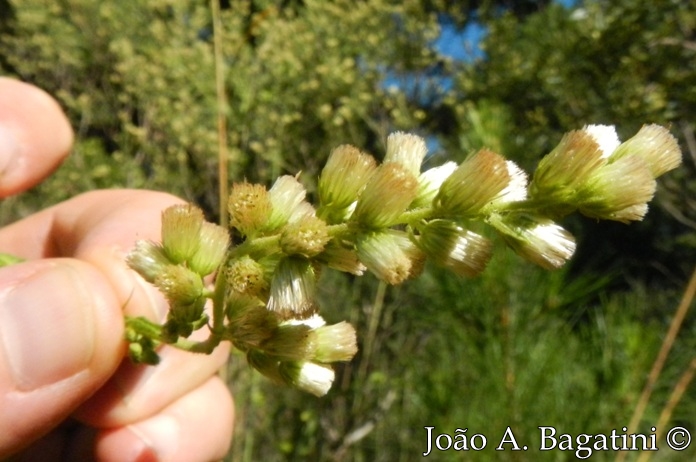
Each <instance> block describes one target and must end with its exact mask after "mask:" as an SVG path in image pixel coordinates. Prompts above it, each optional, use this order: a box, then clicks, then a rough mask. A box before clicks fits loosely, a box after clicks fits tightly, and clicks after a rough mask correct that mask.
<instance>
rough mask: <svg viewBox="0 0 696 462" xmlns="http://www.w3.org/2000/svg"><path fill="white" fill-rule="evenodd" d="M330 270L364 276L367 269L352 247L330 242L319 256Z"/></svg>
mask: <svg viewBox="0 0 696 462" xmlns="http://www.w3.org/2000/svg"><path fill="white" fill-rule="evenodd" d="M318 259H319V261H321V262H324V263H325V264H326V265H327V266H328V267H329V268H333V269H335V270H338V271H343V272H345V273H350V274H354V275H356V276H362V275H363V274H364V273H365V270H366V269H367V268H366V267H365V265H363V264H362V263H361V262H360V260H359V259H358V254H357V253H356V252H355V250H354V249H353V248H352V246H351V247H344V246H343V245H341V244H340V243H337V242H335V241H329V242H328V243H327V244H326V246H325V247H324V251H323V252H322V253H321V254H320V255H319V256H318Z"/></svg>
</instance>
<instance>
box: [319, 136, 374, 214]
mask: <svg viewBox="0 0 696 462" xmlns="http://www.w3.org/2000/svg"><path fill="white" fill-rule="evenodd" d="M376 168H377V162H376V161H375V159H374V157H372V156H371V155H369V154H365V153H363V152H361V151H360V150H359V149H358V148H356V147H354V146H350V145H342V146H339V147H337V148H336V149H334V150H333V151H331V154H330V155H329V159H328V160H327V162H326V165H325V166H324V169H323V170H322V171H321V176H320V177H319V186H318V190H319V200H320V202H321V207H320V210H322V208H326V209H329V210H332V211H337V212H340V211H343V210H344V209H346V208H347V207H349V206H350V205H351V204H352V203H354V202H355V201H357V200H358V196H359V195H360V193H361V192H362V190H363V189H364V188H365V185H366V184H367V182H368V181H369V179H370V177H371V176H372V174H373V173H374V171H375V169H376Z"/></svg>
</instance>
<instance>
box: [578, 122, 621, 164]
mask: <svg viewBox="0 0 696 462" xmlns="http://www.w3.org/2000/svg"><path fill="white" fill-rule="evenodd" d="M582 131H584V132H585V133H587V134H588V135H590V136H591V137H592V139H593V140H594V142H595V143H597V146H599V150H600V152H601V153H602V157H603V158H604V159H607V158H609V157H611V155H612V154H613V152H614V151H615V150H616V148H618V147H619V143H620V142H619V135H617V133H616V127H615V126H613V125H585V126H584V127H583V128H582Z"/></svg>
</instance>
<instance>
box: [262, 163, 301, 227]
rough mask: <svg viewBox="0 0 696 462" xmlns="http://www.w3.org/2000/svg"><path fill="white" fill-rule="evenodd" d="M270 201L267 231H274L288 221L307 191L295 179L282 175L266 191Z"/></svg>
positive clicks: (296, 210) (299, 205) (298, 207)
mask: <svg viewBox="0 0 696 462" xmlns="http://www.w3.org/2000/svg"><path fill="white" fill-rule="evenodd" d="M268 194H269V198H270V201H271V216H270V218H269V219H268V229H269V230H274V229H278V228H280V227H281V226H284V225H285V224H287V223H288V221H290V218H291V217H292V216H293V215H294V214H296V213H297V212H298V209H300V207H301V204H302V203H303V202H304V198H305V195H306V194H307V191H306V190H305V187H304V186H302V184H301V183H300V182H299V181H297V178H295V177H294V176H290V175H284V176H281V177H280V178H278V179H277V180H276V181H275V183H273V186H272V187H271V189H270V190H269V191H268Z"/></svg>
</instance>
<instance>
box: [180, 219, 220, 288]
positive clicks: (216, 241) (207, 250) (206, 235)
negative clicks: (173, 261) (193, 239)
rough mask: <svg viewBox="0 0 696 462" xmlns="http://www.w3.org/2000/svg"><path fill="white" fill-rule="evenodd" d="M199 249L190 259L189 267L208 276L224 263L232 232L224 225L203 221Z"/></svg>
mask: <svg viewBox="0 0 696 462" xmlns="http://www.w3.org/2000/svg"><path fill="white" fill-rule="evenodd" d="M198 244H199V245H198V249H196V252H195V253H194V254H193V256H191V258H190V259H189V260H188V265H189V268H191V269H192V270H194V271H195V272H196V273H198V274H200V275H202V276H206V275H208V274H210V273H212V272H213V271H215V269H217V267H218V266H220V263H222V260H223V259H224V258H225V253H226V252H227V246H229V244H230V234H229V232H228V231H227V230H226V229H225V228H223V227H222V226H218V225H216V224H214V223H210V222H207V221H205V222H203V224H202V225H201V230H200V235H199V237H198Z"/></svg>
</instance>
